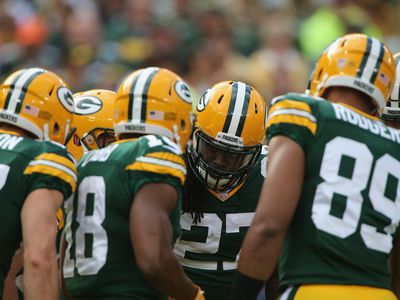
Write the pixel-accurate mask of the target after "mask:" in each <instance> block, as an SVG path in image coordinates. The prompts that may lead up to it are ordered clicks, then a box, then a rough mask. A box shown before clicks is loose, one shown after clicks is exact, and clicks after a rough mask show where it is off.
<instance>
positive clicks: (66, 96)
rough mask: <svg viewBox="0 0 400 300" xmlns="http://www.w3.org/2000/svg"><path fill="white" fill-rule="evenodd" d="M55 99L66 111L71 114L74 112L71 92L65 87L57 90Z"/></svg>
mask: <svg viewBox="0 0 400 300" xmlns="http://www.w3.org/2000/svg"><path fill="white" fill-rule="evenodd" d="M57 97H58V100H60V102H61V104H62V105H63V106H64V108H65V109H66V110H68V111H69V112H71V113H73V112H74V97H73V96H72V92H71V91H70V90H69V89H68V88H66V87H65V86H62V87H60V88H58V90H57Z"/></svg>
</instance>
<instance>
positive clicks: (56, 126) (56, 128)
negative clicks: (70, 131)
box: [53, 122, 60, 135]
mask: <svg viewBox="0 0 400 300" xmlns="http://www.w3.org/2000/svg"><path fill="white" fill-rule="evenodd" d="M59 132H60V126H59V125H58V123H57V122H55V123H54V126H53V135H58V133H59Z"/></svg>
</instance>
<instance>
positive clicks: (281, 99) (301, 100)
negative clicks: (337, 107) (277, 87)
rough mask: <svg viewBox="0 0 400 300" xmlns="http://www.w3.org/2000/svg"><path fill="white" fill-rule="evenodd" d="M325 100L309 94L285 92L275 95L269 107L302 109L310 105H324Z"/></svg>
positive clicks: (309, 108)
mask: <svg viewBox="0 0 400 300" xmlns="http://www.w3.org/2000/svg"><path fill="white" fill-rule="evenodd" d="M326 102H327V101H326V100H325V99H324V98H321V97H317V96H311V95H309V94H300V93H287V94H284V95H280V96H277V97H275V98H273V99H272V100H271V105H270V109H272V108H274V107H275V109H278V108H285V109H303V110H310V111H311V108H312V107H315V106H320V105H324V104H325V103H326Z"/></svg>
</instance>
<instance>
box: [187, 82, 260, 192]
mask: <svg viewBox="0 0 400 300" xmlns="http://www.w3.org/2000/svg"><path fill="white" fill-rule="evenodd" d="M265 118H266V103H265V100H264V99H263V97H262V96H261V95H260V94H259V93H258V92H257V91H256V90H255V89H254V88H253V87H251V86H250V85H248V84H246V83H243V82H240V81H224V82H220V83H217V84H216V85H214V86H213V87H211V88H210V89H208V90H207V91H206V92H205V93H204V94H203V96H202V97H201V99H200V100H199V102H198V104H197V108H196V112H195V120H196V121H195V124H194V131H193V137H192V143H191V144H190V146H188V150H187V153H188V163H189V166H190V168H191V169H192V171H193V173H194V174H195V175H196V177H197V178H198V179H199V180H200V181H201V182H202V183H203V184H204V185H205V186H206V187H207V188H209V189H211V190H213V191H216V192H229V191H231V190H232V189H234V188H235V187H237V186H238V185H239V184H241V183H242V182H243V181H244V180H245V179H246V178H247V177H248V175H249V173H250V171H251V169H252V168H253V167H254V165H255V164H256V163H257V158H258V157H259V155H260V153H261V147H262V142H263V140H264V137H265Z"/></svg>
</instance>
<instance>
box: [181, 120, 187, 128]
mask: <svg viewBox="0 0 400 300" xmlns="http://www.w3.org/2000/svg"><path fill="white" fill-rule="evenodd" d="M185 127H186V122H185V120H183V119H181V130H185Z"/></svg>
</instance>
